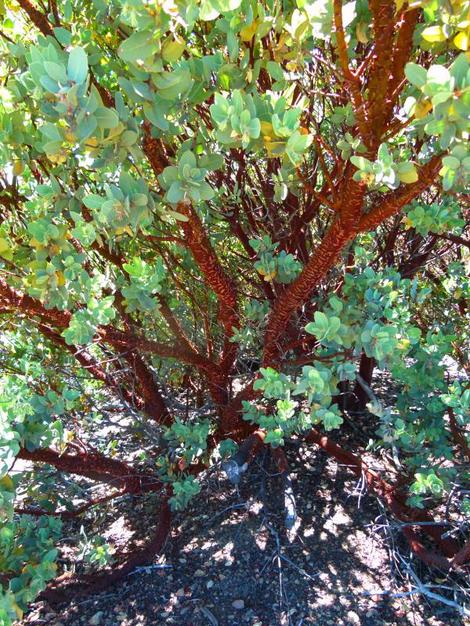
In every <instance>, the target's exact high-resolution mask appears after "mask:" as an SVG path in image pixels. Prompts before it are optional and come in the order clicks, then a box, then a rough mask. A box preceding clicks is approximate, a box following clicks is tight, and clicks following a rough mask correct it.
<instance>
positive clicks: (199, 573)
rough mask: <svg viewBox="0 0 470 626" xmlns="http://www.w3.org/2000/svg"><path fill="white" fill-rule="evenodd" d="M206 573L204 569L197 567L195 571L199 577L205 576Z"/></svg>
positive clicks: (195, 574)
mask: <svg viewBox="0 0 470 626" xmlns="http://www.w3.org/2000/svg"><path fill="white" fill-rule="evenodd" d="M205 575H206V573H205V572H203V571H202V569H197V570H196V571H195V572H194V576H196V577H197V578H201V577H202V576H205Z"/></svg>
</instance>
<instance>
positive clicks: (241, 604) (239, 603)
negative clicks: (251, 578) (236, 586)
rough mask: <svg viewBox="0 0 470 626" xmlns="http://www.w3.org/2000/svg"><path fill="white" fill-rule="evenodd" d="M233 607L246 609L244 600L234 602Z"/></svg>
mask: <svg viewBox="0 0 470 626" xmlns="http://www.w3.org/2000/svg"><path fill="white" fill-rule="evenodd" d="M232 606H233V608H234V609H244V608H245V602H244V601H243V600H234V601H233V602H232Z"/></svg>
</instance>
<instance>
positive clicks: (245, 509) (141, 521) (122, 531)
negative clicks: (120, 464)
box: [23, 442, 464, 626]
mask: <svg viewBox="0 0 470 626" xmlns="http://www.w3.org/2000/svg"><path fill="white" fill-rule="evenodd" d="M286 452H287V456H288V458H289V462H290V465H291V470H292V479H293V487H294V492H295V496H296V506H297V513H298V523H297V526H296V527H294V529H292V530H291V531H289V532H287V531H286V528H285V524H284V509H283V496H282V483H281V481H280V478H279V476H277V475H276V473H275V468H274V466H273V463H272V461H271V459H270V457H269V455H268V454H267V453H263V454H260V455H259V457H258V458H257V459H256V461H255V462H254V463H253V464H252V466H251V467H250V468H249V471H248V472H247V473H246V474H245V475H244V479H243V482H242V483H241V485H240V488H239V489H237V488H236V487H233V486H232V485H231V484H230V483H229V482H228V481H227V480H226V478H225V477H224V475H223V474H222V472H220V473H213V474H211V476H210V477H209V478H208V479H207V480H206V482H205V484H204V488H203V492H202V493H201V494H200V496H199V497H198V498H196V499H195V500H194V503H193V505H192V507H191V508H190V510H189V511H187V512H185V514H184V515H182V514H181V515H179V516H178V517H177V519H176V523H175V524H174V528H173V531H172V536H171V538H170V539H169V540H168V542H167V544H166V547H165V550H164V553H163V554H162V556H161V557H160V558H159V559H158V561H156V562H155V564H154V566H153V567H150V568H147V569H139V570H137V571H135V572H133V573H132V574H131V575H130V576H128V577H127V578H126V579H125V580H124V581H122V582H121V583H120V584H116V585H115V586H113V587H112V588H110V589H108V590H107V591H106V592H104V593H101V594H99V595H94V596H93V595H91V596H88V597H80V598H75V599H74V598H70V601H69V602H68V603H67V604H66V605H65V606H63V607H62V608H61V610H57V609H56V610H55V611H53V610H52V609H51V608H50V607H48V606H47V605H46V604H44V603H39V604H37V605H36V606H35V607H34V608H33V610H32V612H31V613H30V614H29V615H28V616H27V617H26V618H25V620H24V622H23V623H24V624H26V623H27V624H30V625H31V624H37V625H39V624H47V625H48V626H85V625H90V626H154V625H155V626H156V625H157V624H158V625H163V624H174V625H177V626H203V625H204V626H217V625H219V626H244V625H247V626H281V625H286V626H307V625H317V626H324V625H328V626H346V625H348V626H353V625H363V626H379V625H383V624H387V625H390V626H407V625H410V626H444V625H445V626H453V625H455V626H457V625H461V624H464V621H463V618H461V617H460V616H459V615H458V614H457V613H456V612H455V611H453V610H452V608H449V607H446V606H445V605H444V604H442V603H440V602H435V601H431V600H429V599H428V598H424V597H423V596H422V595H420V594H415V593H410V591H412V589H413V585H412V584H411V583H412V580H411V579H410V575H409V571H408V573H407V571H406V566H405V565H403V563H402V561H401V560H400V555H403V556H405V557H406V556H407V555H408V552H407V548H406V545H405V544H404V543H402V542H401V539H400V538H399V533H397V532H392V534H390V532H385V531H386V529H387V527H388V530H389V531H390V526H387V525H389V524H390V523H391V520H390V519H387V517H386V515H384V511H383V510H382V509H381V507H380V504H379V503H378V502H377V500H376V499H375V498H373V497H371V496H369V495H367V494H366V493H365V492H364V490H363V485H361V484H360V483H357V481H356V480H355V479H352V478H351V475H350V474H348V473H347V470H346V469H345V468H343V467H341V466H339V465H338V464H337V463H336V462H335V461H333V460H331V459H329V458H328V457H327V456H326V455H325V454H324V453H323V452H321V451H318V450H315V449H314V448H313V447H309V448H308V449H307V448H305V447H302V446H301V445H300V443H298V444H296V443H295V442H294V443H293V445H291V446H290V447H289V448H288V449H287V450H286ZM155 506H156V503H155V502H152V501H151V498H149V497H147V498H146V499H142V500H133V501H131V500H130V499H123V500H122V501H121V502H119V503H118V504H116V503H113V505H112V506H110V508H109V509H108V513H107V514H105V515H102V516H100V517H97V518H96V519H95V520H94V530H96V531H97V532H100V533H101V534H104V535H105V536H106V538H107V540H108V541H109V542H110V543H112V544H114V546H115V547H116V549H117V550H119V549H120V548H122V546H124V545H125V544H127V543H128V542H129V541H130V542H131V543H132V542H134V543H135V544H136V545H138V544H139V543H141V542H143V541H144V538H145V537H148V536H149V534H150V532H151V524H152V519H153V517H154V511H155ZM116 509H119V511H118V515H117V516H116ZM408 563H409V564H411V566H412V568H413V570H414V571H415V572H416V573H417V574H418V575H419V576H420V577H421V579H422V580H425V581H426V582H428V583H433V584H436V585H437V584H439V583H442V582H443V580H441V579H440V578H439V574H438V573H437V575H436V572H434V574H433V576H432V577H430V572H429V571H427V570H426V569H425V568H423V567H422V566H421V565H420V564H419V563H417V562H415V561H414V560H411V561H409V560H408ZM436 591H439V588H436ZM388 592H390V593H388ZM444 593H445V592H444ZM397 594H399V595H397Z"/></svg>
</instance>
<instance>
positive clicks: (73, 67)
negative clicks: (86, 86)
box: [67, 48, 88, 84]
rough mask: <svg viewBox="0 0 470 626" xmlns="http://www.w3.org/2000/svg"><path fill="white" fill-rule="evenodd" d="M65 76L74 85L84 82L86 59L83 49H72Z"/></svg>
mask: <svg viewBox="0 0 470 626" xmlns="http://www.w3.org/2000/svg"><path fill="white" fill-rule="evenodd" d="M67 76H68V78H69V80H71V81H73V82H74V83H77V84H81V83H83V82H85V80H86V77H87V76H88V57H87V53H86V52H85V50H84V49H83V48H73V49H72V50H71V51H70V54H69V61H68V64H67Z"/></svg>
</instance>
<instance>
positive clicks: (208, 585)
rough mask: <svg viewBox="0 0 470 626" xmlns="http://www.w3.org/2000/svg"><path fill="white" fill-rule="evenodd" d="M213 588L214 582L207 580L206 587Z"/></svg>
mask: <svg viewBox="0 0 470 626" xmlns="http://www.w3.org/2000/svg"><path fill="white" fill-rule="evenodd" d="M213 586H214V581H213V580H208V581H207V582H206V587H207V588H208V589H210V588H211V587H213Z"/></svg>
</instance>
